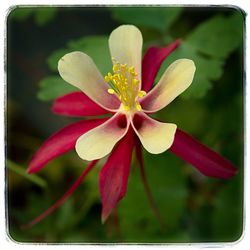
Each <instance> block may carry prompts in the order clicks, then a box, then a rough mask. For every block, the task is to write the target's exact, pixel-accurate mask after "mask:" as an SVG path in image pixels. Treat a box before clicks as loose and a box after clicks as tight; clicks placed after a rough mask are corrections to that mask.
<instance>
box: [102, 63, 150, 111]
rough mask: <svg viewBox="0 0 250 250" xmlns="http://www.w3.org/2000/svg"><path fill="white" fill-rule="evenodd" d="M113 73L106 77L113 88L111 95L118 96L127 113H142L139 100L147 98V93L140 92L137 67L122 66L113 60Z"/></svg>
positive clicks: (110, 89)
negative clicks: (133, 111) (136, 111)
mask: <svg viewBox="0 0 250 250" xmlns="http://www.w3.org/2000/svg"><path fill="white" fill-rule="evenodd" d="M112 71H113V72H112V73H110V72H109V73H108V74H107V75H106V76H105V78H104V79H105V81H106V82H107V83H108V84H109V86H110V87H111V88H109V89H108V93H109V94H111V95H112V94H117V96H118V97H119V99H120V100H121V102H122V104H123V108H124V109H125V110H126V111H130V110H133V109H136V110H138V111H140V110H141V109H142V108H141V105H140V104H139V102H138V98H141V97H143V96H145V94H146V92H145V91H139V87H140V84H139V83H140V81H139V80H138V79H137V78H136V77H137V76H138V74H137V73H136V71H135V67H133V66H131V67H128V66H127V64H121V63H119V62H117V61H116V60H115V59H113V68H112Z"/></svg>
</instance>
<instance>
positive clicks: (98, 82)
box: [58, 51, 120, 110]
mask: <svg viewBox="0 0 250 250" xmlns="http://www.w3.org/2000/svg"><path fill="white" fill-rule="evenodd" d="M100 56H101V55H100ZM58 70H59V73H60V75H61V77H62V78H63V79H64V80H65V81H66V82H68V83H70V84H72V85H73V86H75V87H77V88H79V89H80V90H82V91H83V92H84V93H85V94H86V95H87V96H89V97H90V98H91V99H92V100H93V101H95V102H96V103H97V104H99V105H100V106H102V107H103V108H105V109H108V110H116V109H118V108H119V106H120V101H119V99H118V98H117V97H116V96H115V95H110V94H109V93H108V88H109V86H108V84H107V83H105V81H104V79H103V77H102V75H101V74H100V72H99V70H98V69H97V67H96V65H95V63H94V62H93V60H92V59H91V58H90V57H89V56H88V55H86V54H84V53H82V52H78V51H76V52H72V53H68V54H66V55H65V56H63V57H62V58H61V59H60V60H59V62H58Z"/></svg>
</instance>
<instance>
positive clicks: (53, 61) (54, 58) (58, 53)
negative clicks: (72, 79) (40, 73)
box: [47, 49, 70, 73]
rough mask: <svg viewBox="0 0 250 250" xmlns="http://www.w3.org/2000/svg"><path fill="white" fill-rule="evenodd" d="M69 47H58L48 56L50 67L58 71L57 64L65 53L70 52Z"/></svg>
mask: <svg viewBox="0 0 250 250" xmlns="http://www.w3.org/2000/svg"><path fill="white" fill-rule="evenodd" d="M69 52H70V50H69V49H58V50H55V51H54V52H53V53H52V54H51V55H50V56H49V57H48V58H47V64H48V66H49V68H50V69H51V70H52V71H54V72H57V73H58V69H57V65H58V61H59V60H60V58H62V57H63V56H64V55H65V54H67V53H69Z"/></svg>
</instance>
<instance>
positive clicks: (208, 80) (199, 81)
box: [155, 41, 223, 98]
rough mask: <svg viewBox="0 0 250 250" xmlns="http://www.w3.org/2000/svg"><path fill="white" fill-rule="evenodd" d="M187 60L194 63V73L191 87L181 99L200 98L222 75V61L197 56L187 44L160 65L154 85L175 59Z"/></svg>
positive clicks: (184, 43) (183, 43)
mask: <svg viewBox="0 0 250 250" xmlns="http://www.w3.org/2000/svg"><path fill="white" fill-rule="evenodd" d="M180 58H188V59H191V60H193V61H194V63H195V65H196V72H195V75H194V79H193V82H192V84H191V86H190V87H189V88H188V89H187V90H186V91H185V92H184V93H183V94H182V95H181V97H183V98H189V97H194V98H201V97H203V96H204V95H205V94H206V92H207V91H208V90H209V89H211V87H212V81H213V80H217V79H219V78H220V77H221V75H222V73H223V60H221V59H215V58H207V57H204V56H203V55H201V54H199V53H198V52H197V51H196V49H195V48H194V47H193V46H192V44H190V43H189V41H183V42H182V44H181V45H180V47H179V48H178V49H177V50H176V51H174V52H173V53H172V54H171V55H170V56H169V57H168V58H167V59H166V60H165V61H164V63H163V64H162V66H161V68H160V70H159V72H158V74H157V77H156V79H155V83H157V82H158V81H159V80H160V77H161V76H162V75H163V73H164V72H165V70H166V69H167V67H168V66H169V65H170V64H171V63H172V62H174V61H175V60H177V59H180Z"/></svg>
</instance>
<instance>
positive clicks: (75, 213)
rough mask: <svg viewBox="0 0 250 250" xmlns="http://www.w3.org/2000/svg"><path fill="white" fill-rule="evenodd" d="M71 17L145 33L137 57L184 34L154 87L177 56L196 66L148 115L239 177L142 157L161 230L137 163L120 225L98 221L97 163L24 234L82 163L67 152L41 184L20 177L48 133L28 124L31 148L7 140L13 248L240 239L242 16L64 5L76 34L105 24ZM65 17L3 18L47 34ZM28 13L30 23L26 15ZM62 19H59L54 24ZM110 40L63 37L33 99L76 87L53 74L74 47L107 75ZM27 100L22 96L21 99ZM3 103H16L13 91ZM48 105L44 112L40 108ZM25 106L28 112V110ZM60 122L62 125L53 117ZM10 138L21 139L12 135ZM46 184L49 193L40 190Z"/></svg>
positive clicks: (224, 11) (167, 157) (222, 11)
mask: <svg viewBox="0 0 250 250" xmlns="http://www.w3.org/2000/svg"><path fill="white" fill-rule="evenodd" d="M46 10H47V12H46ZM55 11H56V12H55ZM77 11H82V16H84V14H86V13H87V12H91V11H93V13H94V15H93V13H92V15H93V16H94V17H95V19H96V20H95V21H96V22H97V20H98V15H100V13H101V12H103V13H106V14H107V16H108V20H109V21H110V22H111V24H112V25H111V24H110V25H111V26H112V27H110V28H109V29H110V32H111V31H112V29H113V27H116V26H118V25H120V24H123V23H131V24H134V25H136V26H138V27H139V28H140V30H141V31H142V34H143V37H144V48H143V51H145V50H146V49H147V48H148V47H149V46H153V45H154V46H165V45H167V43H169V42H171V41H174V40H175V39H177V38H180V37H181V39H182V43H181V46H180V47H179V48H178V49H177V50H176V51H175V52H173V53H172V54H171V55H170V56H169V57H168V58H167V59H166V60H165V62H164V63H163V65H162V67H161V69H160V71H159V74H158V75H157V78H156V81H155V83H157V81H158V80H159V78H160V76H161V75H162V73H163V72H164V70H165V69H166V68H167V66H168V65H169V64H170V63H171V62H172V61H174V60H176V59H177V58H190V59H192V60H194V61H195V64H196V67H197V70H196V75H195V79H194V82H193V84H192V85H191V87H190V88H189V89H188V90H187V91H186V92H184V93H183V94H182V95H181V96H180V98H177V100H175V101H174V102H173V103H171V105H169V106H168V107H167V108H165V109H163V110H161V111H160V112H159V113H157V114H156V115H155V117H157V118H159V119H161V120H164V121H168V122H174V123H176V124H177V125H178V127H180V128H181V129H183V130H185V131H187V132H188V133H190V134H192V135H193V136H194V137H196V138H197V139H199V140H200V141H201V142H202V143H204V144H206V145H208V146H210V147H211V148H213V149H214V150H216V151H217V152H219V153H221V154H222V155H224V156H225V157H227V158H228V159H230V160H231V161H232V162H233V163H234V164H235V165H237V166H238V168H239V174H238V175H237V176H235V177H234V178H233V179H232V180H227V181H225V180H218V179H212V178H207V177H204V176H202V175H201V174H200V173H198V172H197V171H196V170H195V169H193V168H192V167H191V166H190V165H187V164H186V163H185V162H183V161H181V160H180V159H178V158H177V157H176V156H174V155H172V154H170V153H169V152H165V153H163V154H160V155H150V154H149V153H147V152H144V160H145V165H146V175H147V178H148V182H149V185H150V187H151V189H152V193H153V196H154V199H155V202H156V204H157V206H158V208H159V210H160V213H161V216H162V218H163V224H164V226H163V227H162V226H161V225H159V223H158V222H157V220H156V218H155V216H154V213H153V211H152V209H151V207H150V205H149V202H148V200H147V196H146V193H145V191H144V188H143V184H142V181H141V178H140V174H139V168H138V165H137V162H136V161H135V160H134V161H133V164H132V169H131V174H130V178H129V184H128V192H127V194H126V196H125V198H124V199H123V200H122V201H121V202H120V204H119V206H118V211H117V215H118V219H117V217H116V216H117V215H116V214H113V215H112V216H111V217H110V218H109V220H108V221H107V223H106V224H105V225H102V224H101V220H100V212H101V204H100V198H99V192H98V173H99V170H100V168H101V167H102V165H103V163H104V162H100V163H99V164H98V165H97V166H96V168H95V169H94V170H93V171H92V172H91V173H90V174H89V175H88V176H87V178H86V179H85V181H84V182H83V184H82V185H81V187H80V188H79V189H78V190H77V191H76V192H75V193H74V195H73V196H72V197H71V198H70V199H69V200H68V201H67V202H66V203H65V204H64V205H63V206H61V207H60V208H59V209H58V210H57V211H56V212H54V213H53V214H51V215H50V216H49V217H48V218H46V219H45V220H44V221H42V222H41V223H39V224H37V225H35V226H34V227H33V228H31V229H29V230H21V229H20V227H21V225H23V224H25V223H27V222H29V221H30V220H31V219H33V218H34V217H36V216H37V215H39V214H40V213H41V212H43V211H44V210H45V209H47V208H48V207H49V206H50V205H51V204H53V203H54V202H55V201H56V200H57V199H58V198H59V197H60V196H61V195H62V194H63V193H64V192H65V191H66V190H67V188H68V187H69V186H70V185H71V184H72V183H73V181H74V180H75V179H76V178H77V177H78V176H79V175H80V173H81V172H82V171H83V169H84V166H85V165H86V163H85V162H83V161H81V160H80V159H78V157H77V155H76V154H75V152H70V153H68V154H66V155H64V156H62V157H60V158H58V159H56V160H54V161H52V162H50V163H49V164H48V166H47V167H46V168H45V169H44V170H42V171H41V173H40V176H41V179H37V176H30V177H28V179H27V178H26V177H27V174H26V173H25V171H24V168H23V167H20V166H19V164H17V163H16V162H19V163H22V164H21V166H24V165H25V164H27V161H28V159H29V157H30V156H31V155H32V154H33V153H34V152H35V150H36V149H37V148H38V147H39V145H40V144H41V143H42V141H43V140H44V137H45V135H44V134H39V135H37V134H36V133H37V131H36V130H37V129H36V128H31V129H30V128H28V129H27V130H25V133H28V134H29V136H30V139H29V147H27V144H28V143H27V142H25V141H26V140H23V141H22V140H21V141H19V143H18V145H16V143H14V139H12V138H10V139H9V141H8V143H9V144H10V146H11V147H17V149H15V150H16V151H17V152H19V151H20V152H22V153H23V154H24V156H25V157H21V160H18V153H8V157H9V158H10V159H11V161H8V162H7V178H8V221H9V228H8V230H9V234H10V236H11V237H12V238H13V239H14V240H16V241H20V242H95V243H99V242H100V243H105V242H135V243H136V242H140V243H141V242H145V243H155V242H159V243H170V242H174V243H175V242H176V243H179V242H225V241H226V242H228V241H229V242H230V241H235V240H237V239H238V238H239V237H240V236H241V233H242V230H243V228H242V223H243V151H244V148H243V131H244V129H243V124H244V123H243V115H244V114H243V56H242V53H243V37H244V34H243V31H244V16H243V14H242V13H241V12H240V11H239V10H237V9H233V8H229V7H225V8H218V9H217V8H207V7H204V8H198V9H196V8H170V7H109V8H104V7H103V8H99V9H98V8H88V9H87V8H82V9H80V10H79V9H77V10H76V9H72V10H71V9H68V12H69V13H70V15H69V16H68V17H72V19H74V18H76V20H75V22H76V24H77V25H76V26H75V27H72V29H79V27H81V29H83V30H84V26H86V27H87V26H89V25H93V28H92V29H93V30H94V29H95V27H97V26H100V25H101V24H102V23H103V20H102V19H100V20H99V21H98V22H97V23H95V22H93V19H91V20H92V21H91V22H90V21H89V23H88V22H87V21H86V23H78V19H77V16H76V13H77ZM84 11H86V12H84ZM95 11H96V12H95ZM98 11H99V12H98ZM66 12H67V11H65V9H63V8H62V9H60V8H57V9H56V10H55V9H54V8H46V9H45V8H36V7H32V8H30V7H29V8H21V7H20V8H17V9H14V10H13V12H12V13H11V14H10V15H11V16H10V20H11V22H10V23H9V25H14V24H15V23H18V22H20V24H19V25H20V27H22V25H25V20H26V21H27V20H29V21H30V22H34V25H35V27H36V26H39V27H40V25H41V23H42V24H43V25H44V29H46V26H47V29H50V26H52V24H51V23H50V21H51V20H52V17H51V16H53V18H54V20H53V22H54V21H55V22H56V20H57V18H60V16H61V17H62V19H64V18H65V16H66V15H67V13H66ZM38 13H40V14H38ZM41 13H43V14H41ZM46 13H47V14H46ZM51 13H54V14H51ZM55 13H57V15H55ZM32 15H33V19H32V18H31V19H29V17H32ZM39 15H40V17H37V16H39ZM41 16H44V17H43V18H44V20H46V21H41V20H40V21H37V20H39V19H43V18H42V17H41ZM78 18H79V17H78ZM62 19H58V21H57V22H58V25H59V24H60V22H62ZM39 22H40V24H39ZM27 23H28V22H27ZM27 23H26V24H27ZM95 25H96V26H95ZM91 27H92V26H91ZM60 32H64V30H63V29H62V30H60ZM65 32H66V31H65ZM108 35H109V34H108V33H107V34H103V33H100V34H95V33H94V32H91V33H89V34H82V35H80V36H78V37H76V36H75V37H70V36H67V39H66V42H65V44H64V45H62V44H61V43H60V45H57V46H55V48H54V49H52V50H51V51H49V53H47V54H45V55H44V56H43V59H44V62H45V61H47V66H48V73H47V74H46V75H45V76H44V77H41V78H40V79H39V80H40V82H39V89H38V95H37V96H38V98H39V99H40V100H42V101H52V100H53V99H54V98H56V97H58V96H61V95H63V94H65V93H68V92H71V91H74V90H75V88H74V87H71V86H70V85H68V84H67V83H65V82H64V81H63V80H62V79H61V78H60V76H59V74H58V73H57V63H58V60H59V59H60V58H61V57H62V56H63V55H64V54H66V53H69V52H71V51H76V50H78V51H83V52H84V53H86V54H88V55H89V56H91V57H92V58H93V60H94V62H95V63H96V64H97V67H98V68H99V70H100V71H101V73H102V74H106V73H107V72H108V71H110V69H111V59H110V56H109V50H108ZM48 39H49V38H48ZM41 46H43V45H42V44H41ZM20 51H21V49H20ZM21 52H22V51H21ZM21 52H20V53H21ZM39 67H41V65H40V64H39ZM44 67H46V66H44ZM32 73H33V72H32ZM32 73H31V74H32ZM13 74H14V73H13V72H12V71H10V72H9V75H10V76H12V75H13ZM23 74H27V73H23ZM34 74H35V73H34ZM10 79H11V78H10ZM11 83H12V84H13V85H14V84H16V83H14V82H11ZM8 84H9V83H8ZM36 90H37V89H36ZM18 94H19V93H18ZM24 95H26V96H25V98H29V96H28V94H27V93H24ZM201 97H202V98H201ZM8 98H13V97H12V92H11V91H9V94H8ZM20 105H22V103H20ZM42 105H45V103H42ZM45 108H46V109H48V107H47V106H46V107H45ZM30 110H31V109H30ZM30 110H27V111H26V112H27V113H29V112H30ZM35 112H37V111H36V110H35ZM8 113H9V115H10V117H11V121H12V123H14V122H15V120H14V122H13V119H14V118H13V117H15V116H16V115H17V114H16V113H14V114H15V115H13V114H12V109H8ZM32 115H34V113H31V116H32ZM21 119H23V118H21ZM44 119H45V124H48V126H49V123H50V122H51V121H50V119H49V118H47V117H46V116H44ZM57 119H58V120H59V121H60V117H57ZM70 121H71V120H70ZM12 123H10V125H9V126H10V132H9V133H13V134H14V135H16V134H18V133H24V132H23V131H21V130H20V129H21V128H19V126H18V125H17V126H14V125H15V124H14V125H12ZM16 123H17V122H16ZM17 138H24V137H21V136H20V135H19V137H17ZM30 142H32V145H30V144H31V143H30ZM12 144H13V145H14V146H13V145H12ZM38 178H39V177H38ZM44 180H46V183H47V185H46V187H45V185H43V184H42V185H41V183H44ZM34 182H35V183H34ZM39 183H40V184H39Z"/></svg>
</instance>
